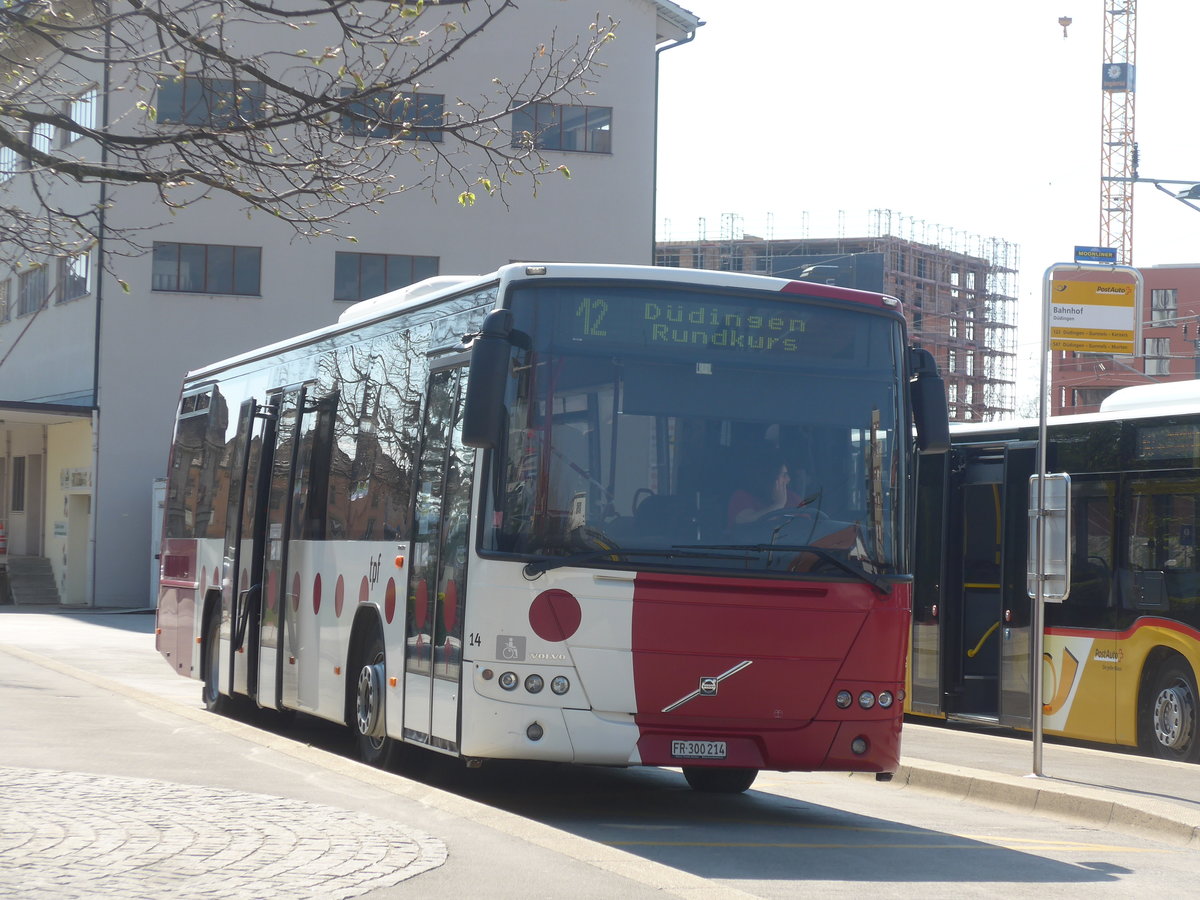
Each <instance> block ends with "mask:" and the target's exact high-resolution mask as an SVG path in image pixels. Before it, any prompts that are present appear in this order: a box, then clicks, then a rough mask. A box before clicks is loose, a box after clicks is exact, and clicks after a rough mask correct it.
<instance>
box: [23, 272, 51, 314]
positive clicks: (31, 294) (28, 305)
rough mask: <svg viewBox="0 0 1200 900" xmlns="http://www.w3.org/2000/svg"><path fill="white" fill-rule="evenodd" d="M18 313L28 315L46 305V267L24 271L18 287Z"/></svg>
mask: <svg viewBox="0 0 1200 900" xmlns="http://www.w3.org/2000/svg"><path fill="white" fill-rule="evenodd" d="M17 291H18V296H17V315H18V316H28V315H30V314H31V313H35V312H37V311H38V310H40V309H41V308H42V307H43V306H45V305H46V267H45V266H38V267H37V268H36V269H30V270H29V271H28V272H22V273H21V276H20V285H19V287H18V289H17Z"/></svg>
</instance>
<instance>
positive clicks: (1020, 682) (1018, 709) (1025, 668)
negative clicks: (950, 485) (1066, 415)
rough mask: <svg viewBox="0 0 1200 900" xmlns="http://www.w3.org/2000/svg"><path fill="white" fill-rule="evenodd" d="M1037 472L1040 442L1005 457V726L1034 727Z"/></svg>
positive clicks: (1010, 448)
mask: <svg viewBox="0 0 1200 900" xmlns="http://www.w3.org/2000/svg"><path fill="white" fill-rule="evenodd" d="M1036 471H1037V443H1036V442H1035V441H1020V442H1016V441H1014V442H1013V443H1011V444H1008V445H1007V446H1006V447H1005V454H1004V493H1003V497H1002V503H1003V505H1004V533H1003V535H1002V536H1001V544H1000V546H1001V554H1000V556H1001V559H1000V565H1001V596H1002V597H1003V601H1004V602H1003V606H1002V608H1001V611H1000V618H1001V626H1000V628H1001V630H1002V633H1003V634H1002V640H1001V642H1000V724H1001V725H1011V726H1013V727H1017V728H1031V727H1032V726H1033V707H1032V704H1031V702H1030V701H1031V696H1032V690H1033V666H1034V665H1035V664H1036V665H1041V660H1034V659H1033V601H1032V600H1031V599H1030V597H1029V592H1028V590H1027V585H1028V580H1027V576H1028V572H1027V571H1026V570H1027V568H1028V552H1027V550H1028V546H1029V479H1030V477H1031V476H1032V475H1033V474H1034V473H1035V472H1036Z"/></svg>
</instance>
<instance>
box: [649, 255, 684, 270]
mask: <svg viewBox="0 0 1200 900" xmlns="http://www.w3.org/2000/svg"><path fill="white" fill-rule="evenodd" d="M654 264H655V265H656V266H670V267H672V268H679V254H678V253H666V252H663V253H659V254H658V258H657V259H655V260H654Z"/></svg>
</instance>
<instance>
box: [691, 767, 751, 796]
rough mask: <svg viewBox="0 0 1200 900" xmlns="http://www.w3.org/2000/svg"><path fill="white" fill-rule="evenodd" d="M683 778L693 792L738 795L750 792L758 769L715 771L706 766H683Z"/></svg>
mask: <svg viewBox="0 0 1200 900" xmlns="http://www.w3.org/2000/svg"><path fill="white" fill-rule="evenodd" d="M683 777H684V778H685V779H687V783H688V785H689V786H690V787H691V789H692V790H693V791H702V792H703V793H706V794H740V793H742V792H743V791H748V790H750V785H752V784H754V779H755V778H757V777H758V769H716V768H710V767H708V766H684V767H683Z"/></svg>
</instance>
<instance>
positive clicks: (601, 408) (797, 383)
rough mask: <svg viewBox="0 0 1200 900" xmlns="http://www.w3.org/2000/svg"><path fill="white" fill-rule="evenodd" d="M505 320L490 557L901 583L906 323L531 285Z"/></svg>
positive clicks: (683, 295) (640, 289)
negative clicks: (507, 341) (506, 365)
mask: <svg viewBox="0 0 1200 900" xmlns="http://www.w3.org/2000/svg"><path fill="white" fill-rule="evenodd" d="M509 305H510V307H511V309H512V311H513V314H514V320H515V323H516V329H517V335H518V339H517V340H515V341H514V344H516V346H515V347H514V350H513V356H512V365H511V367H510V383H509V385H508V388H507V398H506V401H505V402H506V406H507V430H506V434H505V435H504V439H503V441H502V443H501V445H500V447H499V448H498V449H497V451H496V455H495V456H494V458H493V463H492V465H491V471H490V477H489V479H488V484H487V486H486V487H485V490H484V493H485V499H484V515H483V518H482V520H481V521H482V523H483V524H484V528H483V529H482V545H481V548H482V549H483V551H484V552H488V551H491V552H493V553H499V554H511V555H515V556H518V557H528V558H531V559H534V560H539V561H540V562H541V563H542V564H544V565H543V566H542V567H543V568H550V567H553V566H554V565H561V564H569V563H570V562H572V561H574V560H578V561H579V562H580V563H583V562H585V561H586V564H587V565H589V566H597V567H606V566H607V567H615V568H630V567H637V568H648V567H655V568H657V567H671V568H687V569H690V570H697V569H699V570H713V571H714V574H721V573H724V574H733V573H734V571H737V572H739V573H741V572H746V571H751V572H753V571H759V572H773V573H779V574H784V573H806V572H816V571H818V570H820V571H821V572H822V574H823V575H830V574H833V575H837V574H839V572H840V573H841V574H845V572H846V571H850V572H852V573H853V572H854V571H861V572H865V573H868V574H888V573H892V572H896V571H901V570H903V566H904V565H906V563H907V561H906V560H903V559H898V558H897V557H898V555H899V554H900V553H901V551H900V549H899V548H901V547H903V545H904V544H903V535H902V534H901V529H902V528H903V527H904V522H903V515H902V510H903V509H904V503H903V502H902V497H901V491H902V489H903V485H904V483H905V480H904V476H905V473H904V465H905V463H904V451H905V442H906V441H907V440H908V437H907V430H906V429H905V428H904V427H901V423H903V421H904V419H903V418H902V406H901V397H902V393H901V390H902V388H903V387H904V385H903V384H902V380H901V372H902V371H903V368H902V360H903V356H902V346H903V344H902V338H903V335H902V331H901V326H900V320H899V318H898V317H895V316H891V315H888V314H884V313H882V312H879V313H877V312H876V311H875V310H873V309H871V308H869V307H865V306H864V307H861V308H857V307H850V306H848V305H847V304H845V303H829V302H823V301H820V300H816V299H811V298H804V297H801V296H797V295H788V294H778V293H768V292H753V293H749V292H747V293H720V292H712V291H701V290H696V289H686V288H676V287H671V288H664V287H661V286H655V285H653V284H644V285H633V286H631V285H630V284H629V283H628V282H625V283H623V284H621V285H606V284H604V283H603V282H600V283H594V284H588V285H580V284H578V283H574V284H570V285H564V284H554V283H550V282H548V283H544V284H537V285H529V284H527V283H525V284H521V285H520V286H518V287H517V288H515V289H514V290H513V292H512V295H511V297H510V302H509ZM839 562H840V565H837V564H836V563H839ZM536 570H537V569H535V571H536Z"/></svg>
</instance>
